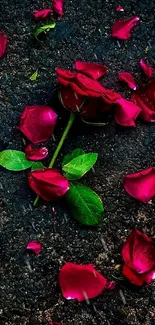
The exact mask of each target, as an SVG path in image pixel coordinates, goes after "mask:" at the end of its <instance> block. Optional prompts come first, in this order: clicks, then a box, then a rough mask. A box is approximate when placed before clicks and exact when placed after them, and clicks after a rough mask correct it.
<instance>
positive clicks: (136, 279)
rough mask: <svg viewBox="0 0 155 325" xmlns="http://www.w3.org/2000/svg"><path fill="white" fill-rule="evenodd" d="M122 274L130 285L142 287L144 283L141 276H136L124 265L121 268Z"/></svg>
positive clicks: (143, 277)
mask: <svg viewBox="0 0 155 325" xmlns="http://www.w3.org/2000/svg"><path fill="white" fill-rule="evenodd" d="M122 274H123V275H124V276H125V277H126V278H127V279H128V280H129V281H130V282H131V283H132V284H135V285H137V286H142V285H143V284H144V282H145V276H144V275H143V274H137V273H135V272H134V271H133V270H131V269H130V268H129V267H128V266H127V265H126V264H125V265H124V266H123V268H122Z"/></svg>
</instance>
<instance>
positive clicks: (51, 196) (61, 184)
mask: <svg viewBox="0 0 155 325" xmlns="http://www.w3.org/2000/svg"><path fill="white" fill-rule="evenodd" d="M28 181H29V186H30V187H31V189H32V190H33V191H34V192H35V193H36V194H38V195H39V196H40V197H41V198H43V199H44V200H46V201H54V200H56V199H59V198H60V197H61V196H63V195H64V194H65V193H66V192H67V191H68V190H69V182H68V180H67V179H66V178H65V177H63V176H62V175H61V174H60V173H59V172H58V171H57V170H55V169H52V168H47V169H46V168H45V169H37V170H34V171H32V172H31V173H30V174H29V180H28Z"/></svg>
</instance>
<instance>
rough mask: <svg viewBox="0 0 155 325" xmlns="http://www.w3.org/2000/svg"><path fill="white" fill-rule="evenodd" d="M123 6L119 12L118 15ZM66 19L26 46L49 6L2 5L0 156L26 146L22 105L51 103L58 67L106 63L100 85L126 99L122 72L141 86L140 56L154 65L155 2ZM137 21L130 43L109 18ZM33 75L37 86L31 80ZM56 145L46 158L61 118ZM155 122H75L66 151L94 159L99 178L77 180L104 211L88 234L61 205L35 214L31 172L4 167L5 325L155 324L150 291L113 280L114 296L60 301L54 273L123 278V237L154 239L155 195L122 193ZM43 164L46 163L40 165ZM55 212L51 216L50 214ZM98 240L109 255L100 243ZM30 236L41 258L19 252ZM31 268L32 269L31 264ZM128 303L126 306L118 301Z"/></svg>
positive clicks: (75, 9)
mask: <svg viewBox="0 0 155 325" xmlns="http://www.w3.org/2000/svg"><path fill="white" fill-rule="evenodd" d="M118 4H121V5H122V6H123V7H124V9H125V12H124V13H116V12H115V8H116V7H117V5H118ZM64 5H65V14H64V16H63V18H62V19H61V20H58V21H57V26H56V29H55V31H54V32H53V31H50V32H49V33H48V34H47V35H46V37H45V38H44V39H43V41H42V43H41V45H39V46H38V45H36V44H35V43H34V41H33V40H32V32H33V30H34V28H35V26H36V23H35V22H34V20H33V17H32V12H33V10H38V9H42V8H43V7H44V8H46V7H47V8H48V7H50V1H48V0H47V1H41V0H33V1H32V0H22V1H21V0H1V3H0V12H1V17H0V29H1V30H3V31H4V32H5V33H6V34H7V35H8V38H9V43H8V47H7V53H6V55H5V56H4V58H3V59H1V62H0V76H1V90H0V122H1V140H0V145H1V150H4V149H18V150H24V143H23V139H22V136H21V134H19V132H18V131H17V129H16V125H17V124H18V121H19V116H20V114H21V112H22V111H23V109H24V107H25V106H26V105H33V104H47V103H48V99H49V97H50V91H51V89H52V88H53V87H55V86H56V82H57V81H56V75H55V68H56V67H57V66H59V67H64V68H72V67H73V63H74V60H75V59H81V60H85V61H93V62H98V63H103V64H105V65H107V66H108V67H109V74H108V75H107V77H106V78H105V79H104V80H102V81H101V82H104V84H105V85H106V86H108V87H111V88H115V89H116V90H117V91H120V92H121V93H122V94H124V95H125V96H129V95H130V92H128V91H127V90H126V87H125V86H124V85H120V83H119V82H118V80H117V74H118V72H119V71H130V72H132V74H133V75H134V77H135V78H136V80H137V83H138V84H139V85H142V84H143V83H145V82H146V80H145V78H144V77H143V76H142V73H141V72H140V69H139V60H140V59H141V58H144V59H147V60H148V61H149V63H150V64H151V65H155V41H154V37H155V29H154V6H155V2H154V1H153V0H152V1H150V0H149V1H146V0H143V1H142V0H141V1H138V0H137V1H135V0H134V1H131V0H128V1H122V2H117V1H112V0H109V1H103V0H73V1H71V0H64ZM133 15H137V16H139V17H140V23H138V24H137V26H136V27H135V28H134V30H133V32H132V37H131V39H130V40H129V41H119V42H117V41H116V40H115V39H112V38H111V36H110V28H111V26H112V24H113V22H114V21H115V20H118V19H120V18H128V17H130V16H133ZM36 69H38V71H39V76H38V79H37V81H36V82H32V81H30V80H29V77H30V76H31V74H32V73H33V72H34V71H36ZM59 119H60V120H61V125H59V127H58V128H57V131H56V134H55V137H56V143H54V142H53V140H50V141H48V142H47V145H48V148H49V152H50V155H52V152H53V151H54V148H55V147H56V144H57V142H58V140H59V138H60V134H61V132H62V126H63V121H62V119H61V116H60V118H59ZM154 143H155V124H153V123H152V124H151V123H148V124H147V123H144V122H142V121H138V123H137V127H136V128H120V127H118V126H116V124H115V122H114V120H113V118H111V119H110V120H109V122H108V123H107V124H106V125H105V127H102V128H86V127H82V126H81V124H78V123H77V124H76V128H75V127H74V132H73V131H72V132H71V133H70V136H69V137H68V139H67V140H66V143H65V146H64V148H63V150H62V153H61V155H60V158H59V160H58V161H57V166H59V164H60V161H61V158H62V157H63V155H64V153H68V152H70V151H71V150H73V149H75V148H77V147H81V148H83V149H84V150H85V151H86V152H89V151H92V152H93V151H94V152H96V151H97V152H98V153H99V159H98V162H97V164H96V167H95V173H94V174H93V172H90V173H89V174H88V175H87V176H86V177H85V178H84V179H83V183H85V184H87V185H88V186H91V187H92V188H93V189H94V190H95V191H96V192H97V193H98V194H99V195H100V196H101V197H102V199H103V202H104V205H105V213H104V221H103V225H102V226H101V228H99V229H93V228H86V227H83V226H81V225H80V224H78V223H77V222H76V221H75V220H73V219H72V217H71V215H70V214H69V213H68V210H67V207H66V206H65V204H64V201H62V202H57V203H56V204H52V205H51V204H49V205H45V203H44V202H40V203H39V205H38V207H37V208H35V209H34V208H33V199H34V197H35V196H34V193H32V192H31V190H30V189H29V187H28V184H27V175H28V172H19V173H15V172H9V171H7V170H4V169H3V170H1V174H0V177H1V181H0V185H1V186H0V187H1V206H0V215H1V218H0V222H1V254H0V258H1V302H0V313H1V324H2V325H4V324H6V325H21V324H22V325H40V324H43V325H47V324H48V322H49V321H50V320H51V319H52V320H55V321H61V322H62V323H63V324H64V325H70V324H73V325H80V324H82V325H90V324H99V325H100V324H101V325H116V324H117V325H130V324H133V325H140V324H142V325H154V324H155V285H153V284H152V285H149V286H143V287H141V288H136V287H134V286H131V285H130V284H129V283H128V282H127V281H118V286H117V287H116V289H115V290H113V291H108V292H103V294H102V295H100V296H99V297H97V298H96V299H93V300H92V301H91V302H90V305H87V304H86V302H83V303H78V302H77V301H67V300H65V299H63V297H62V295H61V292H60V288H59V286H58V281H57V280H58V270H59V268H60V267H61V266H62V265H64V263H65V262H68V261H72V262H77V263H93V264H94V266H96V268H97V269H98V270H100V271H101V272H102V273H103V274H104V275H105V276H106V277H107V278H108V279H113V278H112V276H113V275H114V276H118V277H119V276H120V274H119V271H118V272H116V271H115V269H114V267H115V266H116V265H117V264H121V263H122V259H121V255H120V251H121V246H122V242H123V240H125V238H126V237H127V235H128V234H129V233H130V231H131V230H132V229H133V228H134V227H138V228H139V229H140V230H142V231H144V232H145V233H146V234H148V235H149V236H151V237H152V238H154V239H155V231H154V229H155V228H154V224H155V218H154V213H155V199H153V202H152V204H150V205H149V204H141V203H140V202H138V201H136V200H134V199H133V198H131V197H130V196H129V195H128V194H127V193H125V191H124V189H123V187H122V179H123V175H124V174H125V173H128V172H136V171H138V170H140V169H144V168H147V167H149V166H153V165H154V160H155V146H154ZM46 163H48V161H47V162H46ZM52 207H54V208H55V210H56V213H55V214H54V213H53V212H52ZM101 238H103V239H104V241H105V243H106V245H107V252H105V250H104V247H103V245H102V242H101ZM30 239H38V240H40V241H41V242H42V244H43V252H42V253H41V254H40V255H38V256H27V255H25V251H24V248H25V245H26V244H27V242H28V241H29V240H30ZM29 264H30V266H31V269H32V272H30V266H29ZM120 289H121V290H122V292H123V295H124V298H125V302H126V303H125V304H124V303H123V301H122V298H121V295H120Z"/></svg>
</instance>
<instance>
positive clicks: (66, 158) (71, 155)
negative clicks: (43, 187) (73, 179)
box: [62, 148, 84, 167]
mask: <svg viewBox="0 0 155 325" xmlns="http://www.w3.org/2000/svg"><path fill="white" fill-rule="evenodd" d="M83 154H84V150H82V149H81V148H77V149H75V150H73V151H72V152H71V153H68V154H67V155H66V156H64V158H63V161H62V167H63V166H64V165H66V164H68V163H69V162H70V161H71V160H72V159H73V158H76V157H78V156H80V155H83Z"/></svg>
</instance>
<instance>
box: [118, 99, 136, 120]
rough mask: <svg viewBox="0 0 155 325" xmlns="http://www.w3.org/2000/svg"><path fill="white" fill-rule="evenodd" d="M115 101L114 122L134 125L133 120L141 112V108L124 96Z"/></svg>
mask: <svg viewBox="0 0 155 325" xmlns="http://www.w3.org/2000/svg"><path fill="white" fill-rule="evenodd" d="M116 102H117V104H116V105H115V106H116V111H115V121H116V123H118V124H120V125H122V126H136V124H135V120H136V118H137V116H138V115H139V113H140V112H141V108H140V107H138V106H137V105H135V104H134V103H132V102H131V101H129V100H126V99H124V98H120V99H118V100H117V101H116Z"/></svg>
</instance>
